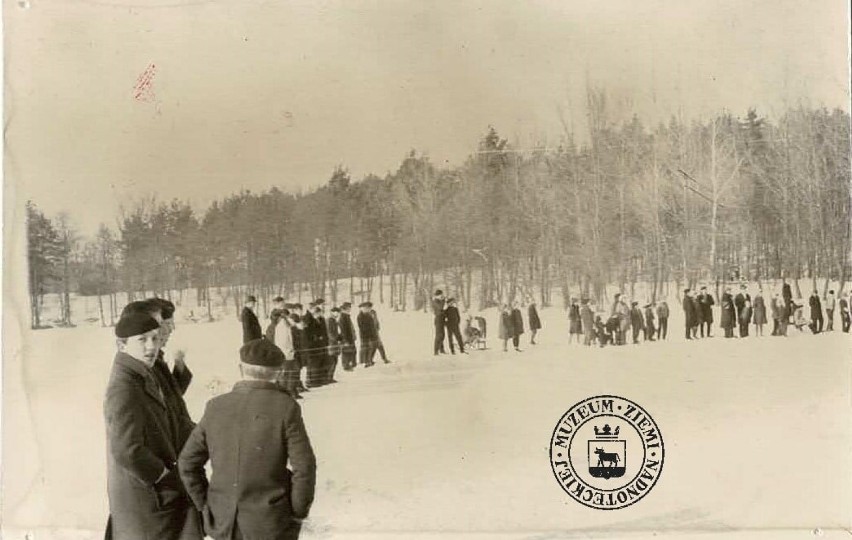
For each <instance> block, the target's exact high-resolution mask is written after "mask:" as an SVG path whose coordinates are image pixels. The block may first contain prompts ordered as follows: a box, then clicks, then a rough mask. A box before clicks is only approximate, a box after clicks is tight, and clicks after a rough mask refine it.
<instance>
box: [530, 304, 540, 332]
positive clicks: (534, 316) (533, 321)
mask: <svg viewBox="0 0 852 540" xmlns="http://www.w3.org/2000/svg"><path fill="white" fill-rule="evenodd" d="M527 320H528V321H529V324H530V330H541V319H540V318H539V316H538V309H537V308H536V307H535V304H530V305H529V307H528V308H527Z"/></svg>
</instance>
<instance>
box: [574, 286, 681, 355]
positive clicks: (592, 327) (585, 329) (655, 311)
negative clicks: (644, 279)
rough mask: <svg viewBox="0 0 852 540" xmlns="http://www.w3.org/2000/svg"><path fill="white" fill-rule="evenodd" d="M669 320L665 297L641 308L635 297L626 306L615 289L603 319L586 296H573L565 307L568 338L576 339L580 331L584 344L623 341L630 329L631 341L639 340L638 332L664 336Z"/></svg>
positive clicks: (649, 336) (649, 338)
mask: <svg viewBox="0 0 852 540" xmlns="http://www.w3.org/2000/svg"><path fill="white" fill-rule="evenodd" d="M655 321H656V323H655ZM668 321H669V306H668V304H667V303H666V302H665V301H660V302H651V303H648V304H645V305H644V306H643V307H642V308H640V307H639V302H635V301H634V302H631V303H630V305H629V306H628V305H627V301H626V300H625V298H624V297H623V296H622V295H621V293H617V294H616V295H615V298H614V300H613V303H612V307H611V308H610V310H609V316H608V317H607V319H606V320H604V319H603V316H602V315H599V314H596V313H595V309H594V307H593V306H592V305H591V303H590V301H589V299H588V298H583V299H581V300H580V301H579V302H578V301H577V299H576V298H572V299H571V305H570V306H569V307H568V333H569V340H568V342H569V343H571V342H572V341H574V340H575V339H576V341H577V342H578V343H579V342H580V336H581V335H582V336H583V345H586V346H592V345H598V346H600V347H604V346H606V345H626V344H627V340H628V337H629V336H631V333H632V340H633V343H634V344H636V343H639V337H640V336H644V338H645V341H655V340H656V339H666V337H667V336H668V327H669V324H668Z"/></svg>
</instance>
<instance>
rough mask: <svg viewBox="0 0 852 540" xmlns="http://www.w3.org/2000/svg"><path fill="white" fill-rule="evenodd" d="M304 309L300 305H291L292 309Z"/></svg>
mask: <svg viewBox="0 0 852 540" xmlns="http://www.w3.org/2000/svg"><path fill="white" fill-rule="evenodd" d="M304 307H305V306H303V305H302V304H293V309H302V308H304Z"/></svg>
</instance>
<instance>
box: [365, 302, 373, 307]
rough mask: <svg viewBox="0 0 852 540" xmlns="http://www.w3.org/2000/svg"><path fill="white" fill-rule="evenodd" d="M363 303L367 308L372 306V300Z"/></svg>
mask: <svg viewBox="0 0 852 540" xmlns="http://www.w3.org/2000/svg"><path fill="white" fill-rule="evenodd" d="M364 305H366V306H367V307H368V308H371V307H373V303H372V302H364Z"/></svg>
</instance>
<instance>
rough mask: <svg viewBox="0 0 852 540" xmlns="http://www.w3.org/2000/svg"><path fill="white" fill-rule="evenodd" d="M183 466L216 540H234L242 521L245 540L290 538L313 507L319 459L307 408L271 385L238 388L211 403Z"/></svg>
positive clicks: (185, 479)
mask: <svg viewBox="0 0 852 540" xmlns="http://www.w3.org/2000/svg"><path fill="white" fill-rule="evenodd" d="M208 460H210V461H211V465H212V468H213V476H212V478H211V479H210V481H209V482H208V479H207V476H206V474H205V472H204V464H205V463H206V462H207V461H208ZM288 461H289V463H290V467H291V468H292V470H290V469H288V468H287V463H288ZM178 467H179V469H180V475H181V478H182V479H183V482H184V483H185V484H186V488H187V491H188V492H189V495H190V497H192V502H193V503H194V505H195V507H196V508H197V509H198V510H199V511H201V513H202V515H203V516H204V526H205V531H206V532H207V534H208V535H210V536H212V537H214V538H217V539H219V538H223V539H230V538H231V537H232V536H231V535H232V532H233V529H234V526H235V524H237V522H238V523H239V528H240V531H241V532H242V534H243V537H244V538H247V539H248V538H263V539H264V540H279V539H281V540H283V539H286V538H292V537H293V532H294V531H293V529H295V528H298V525H297V524H296V523H294V522H293V518H294V517H296V518H305V517H307V515H308V511H309V510H310V507H311V504H312V503H313V500H314V489H315V485H316V458H315V456H314V452H313V449H312V448H311V443H310V440H309V439H308V434H307V432H306V431H305V424H304V422H303V421H302V414H301V409H300V408H299V405H298V404H297V403H296V402H295V401H294V400H293V398H292V397H290V396H289V395H288V394H287V393H286V392H284V391H282V390H281V389H280V387H279V386H278V385H276V384H275V383H271V382H265V381H242V382H238V383H237V384H236V385H234V389H233V390H232V391H231V392H229V393H227V394H224V395H221V396H217V397H215V398H213V399H211V400H210V401H209V402H208V403H207V407H206V408H205V411H204V416H203V417H202V418H201V421H200V422H199V423H198V426H197V427H196V428H195V430H194V431H193V432H192V435H191V436H190V438H189V440H188V441H187V443H186V446H185V448H184V450H183V452H181V455H180V460H179V463H178Z"/></svg>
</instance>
